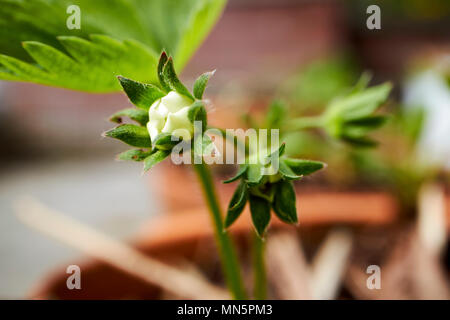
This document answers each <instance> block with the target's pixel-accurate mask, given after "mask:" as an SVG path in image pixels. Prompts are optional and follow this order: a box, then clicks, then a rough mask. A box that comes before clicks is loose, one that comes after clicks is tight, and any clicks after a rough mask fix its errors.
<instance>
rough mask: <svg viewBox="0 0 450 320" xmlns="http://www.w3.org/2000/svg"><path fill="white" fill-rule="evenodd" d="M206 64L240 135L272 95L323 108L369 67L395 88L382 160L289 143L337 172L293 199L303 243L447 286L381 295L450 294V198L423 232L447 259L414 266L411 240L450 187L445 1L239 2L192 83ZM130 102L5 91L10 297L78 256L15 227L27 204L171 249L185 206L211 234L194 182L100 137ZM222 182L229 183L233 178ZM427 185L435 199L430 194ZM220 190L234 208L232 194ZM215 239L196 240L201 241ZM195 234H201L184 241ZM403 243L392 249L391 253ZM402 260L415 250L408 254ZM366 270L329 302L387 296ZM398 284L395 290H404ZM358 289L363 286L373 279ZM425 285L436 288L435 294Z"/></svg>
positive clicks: (4, 226)
mask: <svg viewBox="0 0 450 320" xmlns="http://www.w3.org/2000/svg"><path fill="white" fill-rule="evenodd" d="M371 4H378V5H379V7H380V8H381V29H380V30H369V29H368V28H367V27H366V20H367V17H368V16H369V15H368V14H367V13H366V9H367V7H368V6H369V5H371ZM0 10H1V8H0ZM212 69H217V72H216V74H215V76H214V78H213V79H212V80H211V82H210V85H209V86H208V90H207V92H206V95H207V97H208V99H210V100H211V101H212V106H211V107H210V110H209V117H210V118H211V119H212V120H211V121H212V122H214V123H216V124H218V125H220V126H222V127H226V128H233V127H242V126H245V125H246V123H245V116H244V115H245V113H250V114H252V115H255V117H257V115H258V114H261V113H264V110H265V108H266V107H267V105H268V104H269V103H270V101H271V100H272V99H273V98H283V99H284V100H286V101H287V102H288V103H289V104H290V105H291V106H292V108H293V110H294V111H293V112H294V113H295V114H304V115H313V114H317V113H320V112H321V111H322V110H323V109H324V108H325V106H326V105H327V103H328V102H329V101H331V100H332V99H333V98H334V97H336V96H338V95H339V94H341V93H342V92H345V91H346V90H349V89H350V88H351V87H352V86H354V84H355V83H356V82H357V80H358V78H359V77H360V75H361V73H362V72H364V71H370V72H371V74H372V76H373V77H372V82H371V84H378V83H381V82H384V81H392V83H393V84H394V91H393V93H392V95H391V100H390V102H389V103H388V105H386V106H385V109H386V111H387V112H389V113H391V114H392V117H391V119H390V121H389V123H388V124H387V125H386V127H384V128H383V129H381V130H380V132H378V133H377V136H376V137H377V140H378V141H379V142H380V145H379V147H378V148H377V149H374V150H353V149H351V148H348V147H346V146H343V145H341V144H339V143H333V142H330V141H324V140H323V137H320V135H316V134H314V133H302V134H298V135H293V136H287V137H284V138H285V140H286V141H289V142H288V144H287V145H288V146H289V148H290V149H289V150H288V152H289V153H290V154H291V155H297V156H301V157H304V158H312V159H318V160H323V161H325V162H327V163H328V164H329V166H328V168H327V170H326V172H323V173H321V174H319V175H316V176H313V177H311V178H308V179H307V180H306V181H302V184H301V185H299V186H298V187H299V192H298V193H299V196H301V195H302V194H305V200H304V202H301V200H300V202H299V208H300V209H299V210H300V215H302V212H303V211H304V212H305V216H304V218H303V219H304V225H305V231H304V232H303V231H302V232H301V235H300V237H303V238H302V243H303V246H304V250H305V252H306V253H305V255H306V258H305V259H306V260H309V259H310V257H311V256H312V255H313V253H314V252H316V251H317V248H318V246H319V244H321V243H323V242H324V239H325V240H327V239H328V238H327V235H329V232H328V231H330V230H331V231H330V232H333V230H334V228H335V227H336V226H339V227H344V228H345V229H339V231H337V232H338V233H337V234H334V233H331V236H333V237H337V238H333V239H334V240H335V241H337V243H339V241H342V242H341V243H344V244H343V246H342V247H344V248H345V247H346V245H345V244H346V243H347V242H346V241H350V242H357V243H358V245H354V247H353V249H352V251H351V253H348V252H347V253H346V255H345V257H347V259H350V260H351V261H352V262H351V263H349V267H348V268H349V269H348V270H353V269H355V270H356V269H357V266H358V265H359V266H365V267H366V266H367V265H369V264H371V263H375V264H383V263H385V262H386V264H387V265H388V266H387V267H386V268H393V269H394V270H397V269H396V268H400V269H402V268H403V269H404V267H405V265H404V264H401V263H400V262H399V261H403V262H405V261H407V263H409V264H407V265H410V264H412V265H413V267H412V268H413V269H414V268H415V266H417V268H422V269H420V270H419V269H418V270H416V271H417V273H418V274H423V273H425V274H433V275H436V277H437V280H436V277H434V278H433V277H431V280H430V279H428V278H427V279H420V281H418V282H419V283H421V285H423V286H425V287H426V289H423V290H422V289H417V288H416V289H404V290H403V291H401V292H400V293H398V294H397V293H396V294H393V293H392V292H391V295H389V293H385V296H383V297H385V298H391V297H400V298H401V297H403V298H414V297H415V298H429V297H431V298H447V297H448V296H447V294H448V285H447V283H448V275H449V272H448V271H449V269H448V263H449V260H448V254H447V255H446V250H448V233H447V231H448V230H449V227H450V213H449V212H450V209H449V208H450V200H448V199H449V198H448V197H445V198H443V199H444V200H443V201H445V203H446V207H444V211H443V212H444V213H443V215H441V216H439V214H438V215H437V218H436V219H435V220H433V221H431V222H425V224H427V223H429V224H428V225H427V226H428V227H427V228H428V229H427V230H428V231H424V232H425V234H428V233H429V232H430V230H429V228H430V227H429V225H431V226H432V228H437V229H432V230H434V232H435V233H438V234H441V233H442V232H444V236H443V237H441V238H442V239H441V240H439V239H438V240H436V241H435V242H433V241H432V242H433V243H436V242H437V243H438V244H434V247H433V248H435V247H437V249H435V250H437V251H438V252H439V253H438V257H439V259H438V260H437V262H436V261H434V260H430V261H434V262H430V263H429V265H425V266H423V265H422V266H421V267H419V266H418V264H415V262H411V261H418V260H423V259H424V258H423V257H422V256H421V255H420V254H421V252H423V251H424V250H423V249H417V247H416V245H415V244H414V245H413V244H411V243H415V242H411V241H412V240H410V239H411V237H412V236H411V235H410V233H409V230H410V228H411V225H415V224H416V223H417V221H418V219H417V217H420V215H419V213H418V212H419V211H420V210H419V209H420V208H419V207H420V205H418V203H420V201H419V199H420V197H421V195H422V196H425V197H427V195H429V194H430V193H431V196H430V197H431V198H432V199H435V198H436V195H437V196H439V195H440V194H441V193H444V194H445V193H446V191H448V181H449V180H448V178H447V176H448V174H447V173H448V170H449V169H450V2H449V1H447V0H440V1H439V0H435V1H426V0H397V1H375V0H372V1H365V0H359V1H356V0H355V1H338V0H323V1H307V0H280V1H266V0H245V1H244V0H230V1H229V3H228V5H227V7H226V9H225V11H224V14H223V16H222V17H221V18H220V20H219V21H218V23H217V25H216V26H215V27H214V29H213V31H212V32H211V34H210V35H209V36H208V38H207V39H206V41H205V42H204V44H203V45H202V46H201V47H200V49H199V50H198V51H197V53H196V54H195V55H194V57H193V58H192V59H191V60H190V62H189V63H188V65H187V67H186V68H185V70H184V72H183V73H182V75H181V78H182V79H183V81H185V82H186V83H188V84H192V83H193V81H194V80H195V78H196V77H197V76H198V75H199V74H201V73H203V72H204V71H207V70H212ZM128 105H129V102H128V101H127V99H126V97H125V95H124V94H121V93H118V94H103V95H100V94H87V93H81V92H76V91H70V90H64V89H58V88H51V87H45V86H41V85H34V84H29V83H13V82H0V141H1V146H2V148H1V149H0V154H1V156H0V212H1V215H0V219H1V220H0V298H23V297H30V294H31V292H33V290H34V289H35V288H36V287H39V286H40V284H41V283H42V282H45V281H47V280H45V279H47V278H46V276H47V275H48V274H49V273H51V272H52V271H53V270H55V272H59V273H60V274H64V271H65V266H66V265H67V264H68V263H67V262H70V261H72V262H77V261H78V260H77V259H79V257H80V253H79V252H77V251H76V250H73V249H68V248H67V247H66V246H64V245H62V244H60V243H58V242H57V241H53V240H49V239H48V238H46V237H44V236H42V235H41V234H39V233H37V232H35V231H31V230H30V229H28V228H27V227H26V226H24V225H23V224H22V223H21V222H20V221H18V219H17V218H16V217H15V216H14V212H13V207H12V205H13V203H14V201H15V200H16V199H17V198H18V197H20V196H21V195H33V196H35V197H36V198H38V199H40V200H41V201H42V202H44V203H45V204H47V205H48V206H50V207H52V208H55V209H58V210H61V211H62V212H64V213H66V214H68V215H70V216H72V217H74V218H76V219H77V220H79V221H82V222H84V223H87V224H89V225H91V226H93V227H95V228H97V229H99V230H101V231H104V232H106V233H108V234H110V235H112V236H113V237H115V238H118V239H127V240H129V239H131V240H135V239H136V234H139V235H140V236H139V237H141V238H139V239H140V240H141V241H143V243H150V242H151V241H156V240H155V239H159V240H160V241H163V240H161V239H164V241H165V242H164V243H166V244H167V243H169V242H170V241H172V240H170V239H169V240H167V238H170V237H171V236H173V233H176V232H175V231H167V230H166V229H164V225H161V226H160V225H156V224H157V223H158V221H159V223H162V222H161V221H163V222H164V221H166V222H167V220H164V219H169V218H162V217H166V216H171V215H177V216H179V215H182V214H183V212H182V211H186V210H187V211H189V212H188V214H187V215H186V217H190V219H191V220H190V221H191V223H190V224H188V225H186V224H184V226H185V229H187V228H189V227H192V230H194V231H192V232H191V233H195V228H199V227H198V226H203V224H202V223H201V222H198V221H197V220H196V219H197V217H198V215H196V214H197V213H199V212H200V213H202V211H201V210H200V211H199V210H197V209H196V208H198V207H202V206H203V204H202V202H201V201H202V200H201V195H200V194H199V191H198V194H197V191H196V190H197V189H198V188H194V187H192V184H195V183H196V182H195V180H194V178H193V177H192V176H191V173H190V172H188V171H187V170H183V168H173V167H172V166H171V165H170V164H166V163H164V164H162V165H160V166H158V167H156V168H155V170H154V171H152V172H151V173H150V174H146V175H142V174H141V166H140V165H139V164H134V163H125V162H117V161H114V160H113V158H114V156H115V155H116V154H118V153H119V152H121V151H123V150H124V147H123V145H122V144H121V143H119V142H116V141H112V140H109V139H104V138H102V137H101V134H102V132H103V131H105V130H106V129H108V128H110V127H111V124H110V123H108V122H107V119H108V117H109V115H110V114H112V113H114V112H115V111H117V110H119V109H122V108H124V107H126V106H128ZM216 171H217V175H218V177H219V178H224V177H227V176H229V175H231V173H232V172H233V168H225V169H223V168H222V169H219V168H217V170H216ZM429 182H432V183H433V186H432V187H431V189H429V188H428V189H427V188H426V186H427V185H428V183H429ZM424 186H425V187H424ZM220 188H221V189H220V190H221V198H222V200H223V201H224V203H226V201H228V200H229V198H230V197H231V192H232V189H227V187H220ZM424 188H425V191H423V190H424ZM421 190H422V191H423V193H421ZM430 190H432V191H430ZM339 194H341V195H343V197H339ZM307 195H309V198H307ZM321 195H323V196H321ZM330 197H331V198H330ZM433 197H434V198H433ZM299 199H302V198H301V197H300V198H299ZM426 199H428V198H426ZM439 199H440V198H438V200H437V201H438V202H439V201H440V200H439ZM328 201H330V202H328ZM333 201H334V202H333ZM425 201H427V200H425ZM327 202H328V206H327ZM302 210H303V211H302ZM180 212H181V213H180ZM203 215H206V214H203ZM155 217H156V218H159V219H160V220H157V219H156V220H155V219H153V218H155ZM152 219H153V220H152ZM175 219H181V218H175ZM198 219H200V218H198ZM425 219H426V218H425ZM419 220H420V219H419ZM177 221H178V220H177ZM180 221H184V220H180ZM193 221H194V222H195V223H194V222H193ZM196 221H197V222H196ZM300 221H301V222H302V217H301V218H300ZM426 221H428V220H426ZM436 221H437V222H439V223H438V226H437V227H435V225H436V223H437V222H436ZM183 223H185V222H179V224H180V225H183ZM196 223H198V226H197V227H196V226H195V225H194V224H196ZM147 225H152V228H149V231H148V232H147V231H146V232H147V233H146V232H143V231H142V230H147V229H146V227H145V226H147ZM191 225H192V226H191ZM277 228H278V226H277V225H275V226H274V230H275V231H274V232H276V230H277ZM349 228H350V229H349ZM420 228H421V227H419V229H420ZM442 228H443V230H444V231H442V232H441V231H439V230H441V229H442ZM343 230H345V231H343ZM349 230H352V231H351V234H352V236H351V239H352V240H349V239H350V238H349V237H350V236H349V234H350V233H349ZM182 232H186V230H184V231H182ZM199 232H200V234H202V232H204V231H202V230H200V231H199ZM427 232H428V233H427ZM419 233H420V232H419ZM400 234H401V235H402V236H401V237H399V235H400ZM209 236H210V234H208V233H206V234H205V235H202V237H203V238H202V237H200V236H197V238H199V239H203V240H202V241H203V242H205V241H206V240H204V238H205V237H206V238H207V237H209ZM296 236H299V235H296ZM282 237H284V238H281V239H278V240H279V241H285V243H290V242H289V241H290V240H289V236H286V235H284V236H282ZM286 237H287V238H286ZM425 237H427V236H425ZM194 238H195V239H196V237H195V236H192V234H191V238H189V239H191V240H189V241H191V242H192V241H193V240H192V239H194ZM336 239H337V240H336ZM291 240H292V239H291ZM328 240H329V239H328ZM189 241H187V242H186V243H191V242H189ZM286 241H287V242H286ZM325 243H326V241H325ZM397 244H398V246H397ZM273 245H274V246H275V248H276V246H277V245H280V243H279V242H278V244H277V243H276V242H274V244H273ZM203 246H205V247H206V249H202V248H203ZM203 246H201V245H200V246H199V245H198V244H197V247H196V248H197V249H196V250H194V251H195V254H197V255H198V256H200V257H201V258H199V259H200V261H204V260H207V259H204V258H202V257H203V256H204V255H207V254H206V253H204V252H209V254H212V253H211V250H210V249H208V248H209V246H210V245H209V244H203ZM432 246H433V245H432ZM393 247H395V248H396V251H395V253H392V252H390V251H389V250H388V249H391V248H393ZM199 248H200V249H199ZM243 248H244V249H243V250H244V251H245V245H243ZM399 248H407V249H399ZM425 248H426V246H425ZM273 250H274V249H273ZM433 250H434V249H433ZM425 251H426V250H425ZM199 252H200V253H199ZM405 252H408V254H409V255H408V256H404V254H405ZM402 254H403V255H402ZM411 256H413V257H414V258H411ZM350 257H352V258H350ZM417 257H420V258H417ZM279 258H280V259H281V260H282V259H283V257H279ZM274 259H275V258H274ZM408 259H409V260H408ZM417 259H418V260H417ZM350 260H349V261H350ZM358 263H359V264H358ZM396 264H397V265H399V266H398V267H397V266H396ZM365 267H361V268H364V269H361V268H360V269H357V270H356V271H354V272H353V273H352V275H350V276H345V277H344V278H345V280H342V283H344V284H343V285H342V286H339V288H340V289H339V290H338V289H336V290H335V291H336V293H335V296H334V297H344V298H378V297H375V296H370V295H366V296H365V295H364V293H361V292H360V291H361V288H360V287H358V285H355V283H357V280H355V279H359V278H358V277H364V276H366V274H365ZM202 268H206V267H204V266H203V267H202ZM351 268H353V269H351ZM358 270H359V271H358ZM382 270H383V269H382ZM419 271H420V272H419ZM361 272H362V276H361ZM416 276H417V274H414V275H410V277H416ZM418 277H419V276H418ZM386 279H388V277H387V278H386ZM395 279H396V280H395V281H397V278H395ZM442 279H446V280H445V281H443V282H442V281H441V280H442ZM386 281H389V279H388V280H386ZM395 281H394V280H392V283H391V284H386V285H387V287H388V288H389V286H390V288H398V286H397V284H398V283H397V282H395ZM408 281H410V280H408ZM363 282H364V283H363V285H364V286H365V278H364V280H363ZM402 283H405V282H402ZM413 283H415V282H414V281H413ZM424 283H428V284H430V283H431V284H432V286H431V289H430V288H429V287H427V285H426V284H424ZM436 283H438V284H436ZM439 283H441V285H439ZM442 283H443V284H444V285H442ZM419 288H422V287H420V286H419ZM276 289H277V288H273V290H274V291H276ZM392 290H395V289H392ZM414 290H417V291H419V292H421V293H423V295H420V294H419V293H417V292H415V291H414ZM427 290H428V291H427ZM405 292H406V293H405ZM424 292H426V293H424ZM277 294H278V295H276V297H283V295H282V294H280V293H277ZM408 294H409V295H408ZM138 297H139V295H138Z"/></svg>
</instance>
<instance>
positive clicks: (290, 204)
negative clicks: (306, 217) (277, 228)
mask: <svg viewBox="0 0 450 320" xmlns="http://www.w3.org/2000/svg"><path fill="white" fill-rule="evenodd" d="M295 201H296V196H295V190H294V186H293V184H292V182H290V181H283V180H281V181H279V182H278V183H277V184H276V186H275V196H274V200H273V204H272V207H273V211H275V214H276V215H277V217H278V218H280V220H281V221H283V222H286V223H297V222H298V218H297V208H296V206H295Z"/></svg>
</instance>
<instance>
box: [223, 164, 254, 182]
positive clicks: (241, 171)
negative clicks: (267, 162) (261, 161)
mask: <svg viewBox="0 0 450 320" xmlns="http://www.w3.org/2000/svg"><path fill="white" fill-rule="evenodd" d="M247 169H248V165H241V167H240V168H239V171H238V172H237V173H236V175H235V176H234V177H232V178H230V179H228V180H225V181H223V183H231V182H234V181H236V180H237V179H239V178H240V177H242V176H243V175H244V174H245V172H246V171H247Z"/></svg>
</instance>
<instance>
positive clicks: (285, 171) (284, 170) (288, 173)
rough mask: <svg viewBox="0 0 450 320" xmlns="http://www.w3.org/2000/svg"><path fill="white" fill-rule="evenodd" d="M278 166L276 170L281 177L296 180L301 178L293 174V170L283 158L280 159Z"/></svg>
mask: <svg viewBox="0 0 450 320" xmlns="http://www.w3.org/2000/svg"><path fill="white" fill-rule="evenodd" d="M279 166H280V167H279V168H278V171H279V173H280V174H281V176H282V177H283V179H287V180H297V179H300V178H301V176H299V175H297V174H295V172H294V171H292V170H291V168H290V167H289V166H288V165H287V164H286V162H284V159H282V160H281V161H280V162H279Z"/></svg>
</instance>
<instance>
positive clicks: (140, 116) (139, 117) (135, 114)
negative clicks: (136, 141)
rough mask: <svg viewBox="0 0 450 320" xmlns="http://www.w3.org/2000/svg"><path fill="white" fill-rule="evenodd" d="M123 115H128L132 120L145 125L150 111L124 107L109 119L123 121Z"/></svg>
mask: <svg viewBox="0 0 450 320" xmlns="http://www.w3.org/2000/svg"><path fill="white" fill-rule="evenodd" d="M122 117H128V118H130V119H131V120H134V121H136V122H137V123H139V124H140V125H143V126H145V125H146V124H147V122H148V112H147V111H144V110H142V109H134V108H129V109H124V110H121V111H119V112H116V113H114V114H113V115H112V116H111V117H110V118H109V121H111V122H115V123H122Z"/></svg>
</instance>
